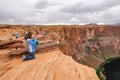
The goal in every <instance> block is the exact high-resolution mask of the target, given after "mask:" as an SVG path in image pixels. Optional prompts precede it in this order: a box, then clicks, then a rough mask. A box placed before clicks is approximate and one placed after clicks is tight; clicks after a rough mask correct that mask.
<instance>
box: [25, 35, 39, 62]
mask: <svg viewBox="0 0 120 80" xmlns="http://www.w3.org/2000/svg"><path fill="white" fill-rule="evenodd" d="M38 44H39V43H38V40H37V39H36V35H35V36H34V38H33V39H32V35H31V36H29V37H28V39H27V47H28V54H27V55H23V61H26V60H31V59H35V52H36V48H37V45H38Z"/></svg>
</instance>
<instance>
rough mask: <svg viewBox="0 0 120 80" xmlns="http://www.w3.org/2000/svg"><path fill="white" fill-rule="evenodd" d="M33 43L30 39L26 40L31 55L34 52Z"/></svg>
mask: <svg viewBox="0 0 120 80" xmlns="http://www.w3.org/2000/svg"><path fill="white" fill-rule="evenodd" d="M34 44H35V43H34V41H33V40H31V39H28V40H27V46H28V52H29V53H32V52H35V49H34Z"/></svg>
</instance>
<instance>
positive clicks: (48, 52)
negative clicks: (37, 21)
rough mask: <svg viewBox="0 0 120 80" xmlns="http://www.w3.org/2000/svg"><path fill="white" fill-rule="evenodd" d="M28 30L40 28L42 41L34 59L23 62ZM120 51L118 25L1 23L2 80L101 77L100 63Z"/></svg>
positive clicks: (0, 77) (92, 79)
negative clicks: (17, 34)
mask: <svg viewBox="0 0 120 80" xmlns="http://www.w3.org/2000/svg"><path fill="white" fill-rule="evenodd" d="M28 30H31V31H32V32H33V35H34V32H35V31H36V30H39V31H40V34H38V35H37V39H38V40H39V42H41V44H40V45H39V48H38V49H37V52H36V58H35V59H34V60H29V61H22V55H23V54H26V53H27V52H25V51H26V40H25V39H23V38H24V33H25V32H27V31H28ZM16 32H18V33H19V38H17V39H16V38H15V36H14V34H15V33H16ZM47 41H48V42H47ZM49 41H50V42H49ZM42 42H45V43H42ZM56 42H59V44H56ZM119 51H120V27H119V26H106V25H101V26H98V25H85V26H80V25H29V26H28V25H0V63H1V64H0V80H99V78H100V77H101V76H102V77H103V78H105V75H104V73H101V72H104V71H103V70H101V71H100V70H99V66H100V64H102V63H104V62H105V61H106V60H108V59H109V58H116V57H119V55H120V53H119ZM96 70H98V72H97V73H98V74H99V75H97V73H96ZM98 77H99V78H98Z"/></svg>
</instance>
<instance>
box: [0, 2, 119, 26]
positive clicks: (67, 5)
mask: <svg viewBox="0 0 120 80" xmlns="http://www.w3.org/2000/svg"><path fill="white" fill-rule="evenodd" d="M0 23H1V24H86V23H99V24H109V23H120V0H0Z"/></svg>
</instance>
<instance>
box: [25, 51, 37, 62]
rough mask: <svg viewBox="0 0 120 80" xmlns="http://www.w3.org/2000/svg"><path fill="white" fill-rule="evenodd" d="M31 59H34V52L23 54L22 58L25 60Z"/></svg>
mask: <svg viewBox="0 0 120 80" xmlns="http://www.w3.org/2000/svg"><path fill="white" fill-rule="evenodd" d="M31 59H35V52H31V53H28V54H27V55H25V58H24V59H23V60H24V61H25V60H31Z"/></svg>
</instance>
